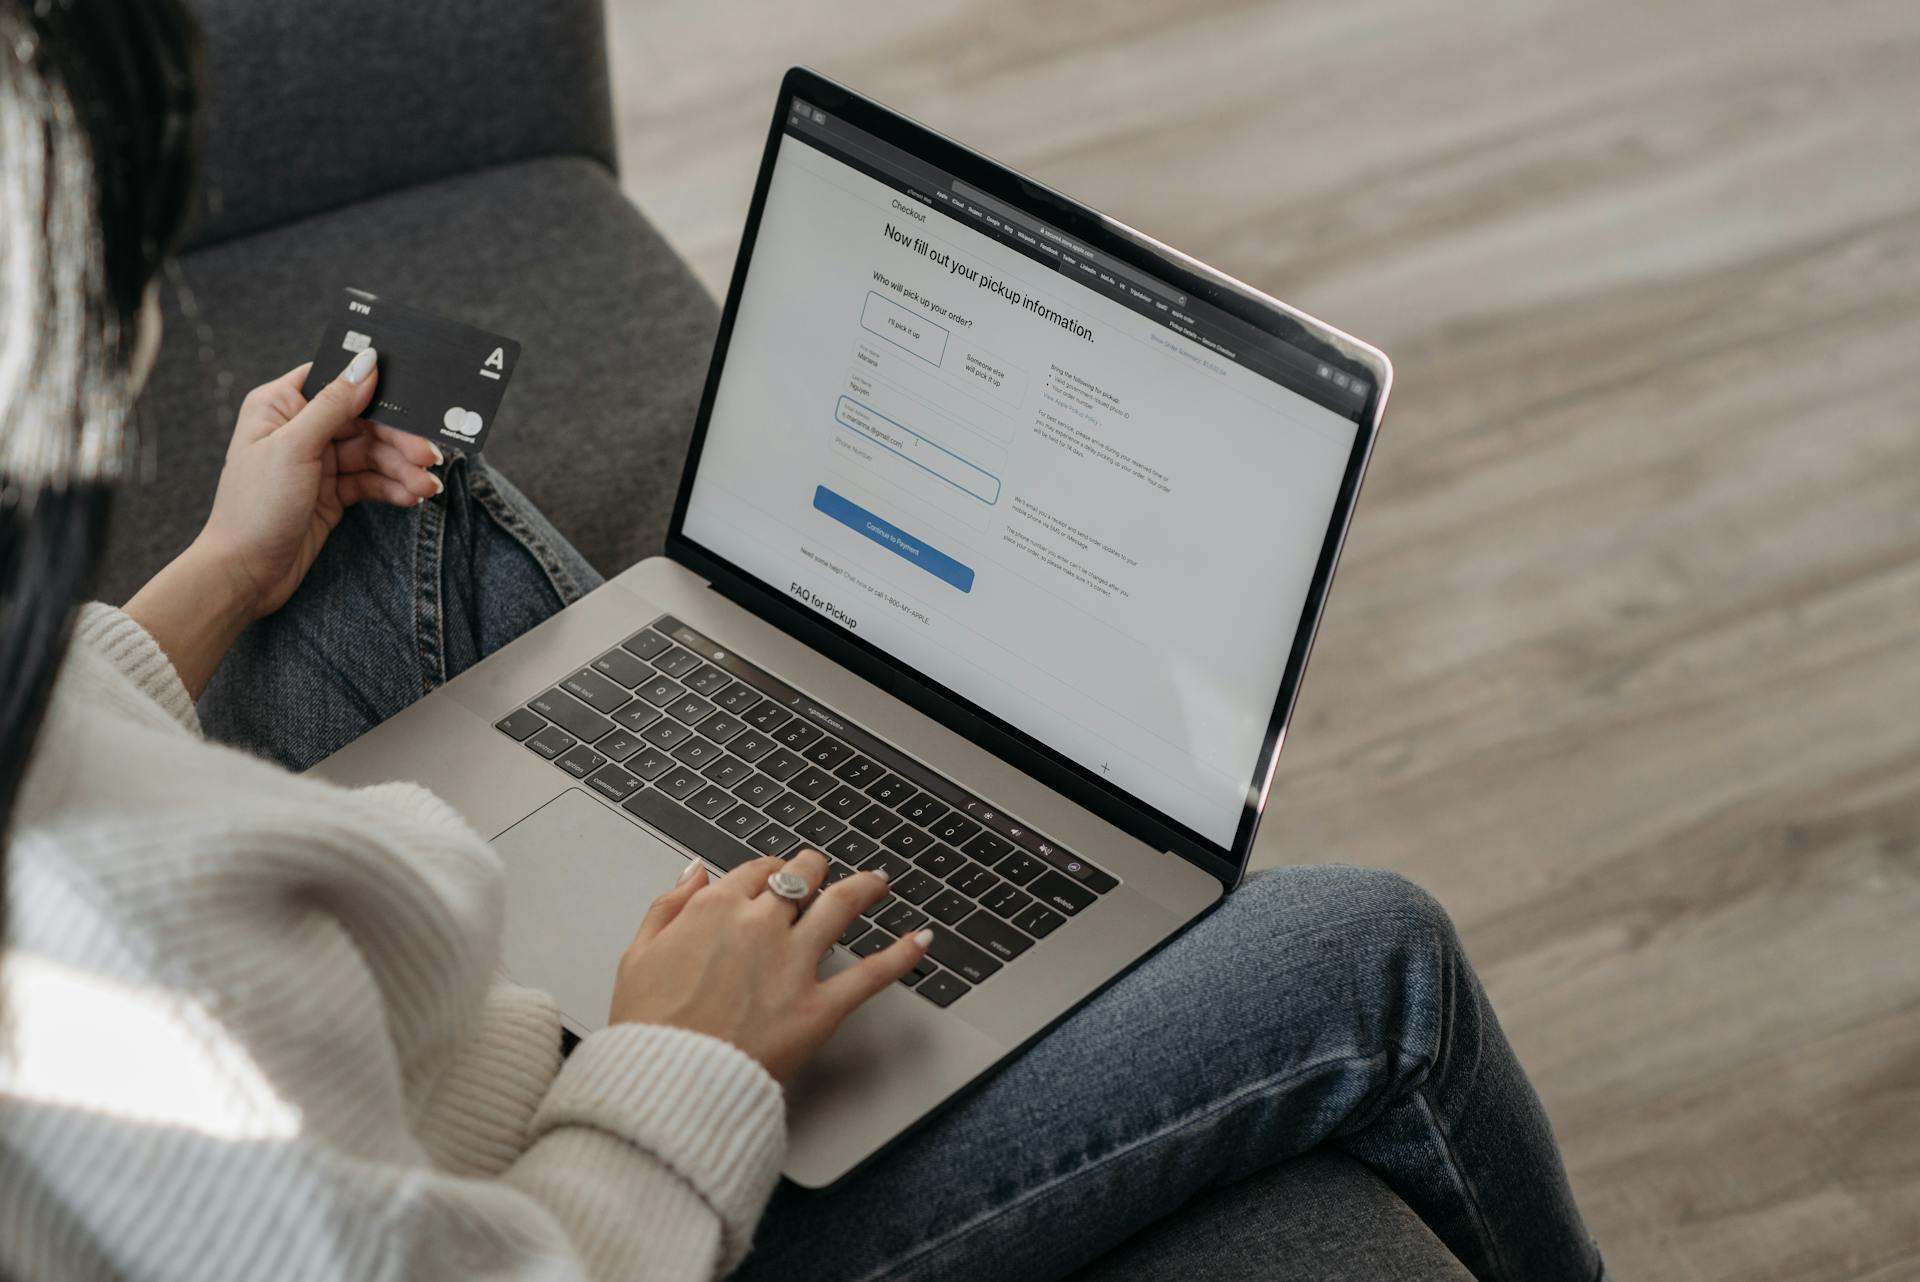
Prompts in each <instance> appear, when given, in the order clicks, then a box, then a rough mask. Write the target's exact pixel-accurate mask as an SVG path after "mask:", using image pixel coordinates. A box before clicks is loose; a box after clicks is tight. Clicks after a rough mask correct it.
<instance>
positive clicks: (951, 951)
mask: <svg viewBox="0 0 1920 1282" xmlns="http://www.w3.org/2000/svg"><path fill="white" fill-rule="evenodd" d="M927 955H928V956H929V957H932V958H933V959H934V960H935V961H937V962H939V963H940V964H941V965H942V966H945V967H946V968H947V969H948V970H950V971H953V972H954V973H955V974H957V975H959V976H960V977H961V978H963V979H967V980H970V981H971V982H973V983H976V984H977V983H980V982H981V981H982V980H984V979H988V978H990V977H991V976H992V975H993V974H994V972H995V971H997V970H999V969H1000V963H999V962H997V961H995V960H994V959H993V958H991V957H989V956H987V954H985V953H983V952H981V951H980V950H979V949H978V948H975V947H974V946H973V945H972V944H970V943H968V942H967V941H966V940H964V939H962V938H960V936H959V935H957V934H955V933H954V932H953V931H951V930H938V929H936V930H935V931H934V932H933V944H932V946H931V947H929V948H928V949H927Z"/></svg>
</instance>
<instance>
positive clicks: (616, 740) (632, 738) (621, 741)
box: [593, 730, 645, 761]
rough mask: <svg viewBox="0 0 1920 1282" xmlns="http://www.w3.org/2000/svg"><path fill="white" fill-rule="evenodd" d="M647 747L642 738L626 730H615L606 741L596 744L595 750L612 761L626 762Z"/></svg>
mask: <svg viewBox="0 0 1920 1282" xmlns="http://www.w3.org/2000/svg"><path fill="white" fill-rule="evenodd" d="M643 746H645V745H643V744H642V743H641V742H640V736H639V735H637V734H633V733H632V732H630V731H626V730H615V731H614V732H613V733H612V734H610V735H608V736H606V737H605V738H604V739H599V740H596V741H595V742H594V745H593V750H594V751H595V752H598V753H602V754H604V755H605V756H606V757H607V758H608V759H609V760H611V761H625V760H626V759H627V758H628V757H631V756H632V755H633V754H634V753H636V752H638V751H640V749H641V748H642V747H643Z"/></svg>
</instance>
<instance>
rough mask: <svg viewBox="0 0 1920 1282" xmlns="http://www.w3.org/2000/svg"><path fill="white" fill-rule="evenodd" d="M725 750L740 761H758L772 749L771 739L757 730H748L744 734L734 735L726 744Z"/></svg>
mask: <svg viewBox="0 0 1920 1282" xmlns="http://www.w3.org/2000/svg"><path fill="white" fill-rule="evenodd" d="M727 750H728V751H729V752H731V753H733V755H734V756H736V757H738V758H740V759H741V760H742V761H758V760H760V758H762V757H764V756H766V755H767V754H768V753H769V752H772V751H773V740H771V739H769V738H767V736H765V735H763V734H761V733H760V732H759V731H758V730H749V731H747V732H746V733H744V734H737V735H735V736H734V737H733V741H732V742H731V743H729V744H728V745H727Z"/></svg>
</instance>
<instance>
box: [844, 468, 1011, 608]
mask: <svg viewBox="0 0 1920 1282" xmlns="http://www.w3.org/2000/svg"><path fill="white" fill-rule="evenodd" d="M813 507H814V510H815V511H816V512H824V513H826V514H827V515H828V516H830V517H832V518H833V519H834V520H836V521H838V522H840V524H842V525H844V526H846V527H847V528H848V529H849V530H857V531H859V532H860V533H861V534H864V535H866V536H867V537H868V538H870V539H872V540H873V541H874V542H875V543H878V544H879V545H880V546H881V547H883V548H886V549H887V550H889V551H891V552H892V553H894V554H895V555H896V556H901V557H905V558H906V559H907V560H909V561H911V562H913V563H914V564H915V565H917V566H919V567H920V568H921V569H923V570H925V571H926V572H927V573H928V574H931V575H932V576H933V577H934V578H936V579H939V580H940V581H941V582H942V583H950V584H952V585H953V586H954V587H956V588H959V589H960V590H961V591H962V592H971V591H973V569H972V567H971V566H965V565H962V564H960V563H959V562H958V561H956V560H954V559H953V558H952V557H950V556H948V555H947V554H946V553H945V552H942V551H940V550H939V549H938V548H931V547H928V546H927V545H926V544H925V543H923V542H921V541H920V540H919V539H916V538H914V537H913V535H911V534H908V533H907V532H906V531H905V530H903V529H901V528H900V527H899V526H897V525H895V524H893V523H892V522H891V521H883V520H881V519H880V518H879V517H877V516H875V515H874V514H873V513H871V512H869V511H867V509H865V508H863V507H861V506H860V505H859V504H858V503H855V502H853V501H852V500H851V499H845V498H842V497H840V496H839V495H838V494H835V493H834V492H833V491H832V490H830V489H828V488H827V487H826V486H824V485H819V486H815V487H814V491H813Z"/></svg>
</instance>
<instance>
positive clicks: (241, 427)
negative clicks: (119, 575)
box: [127, 349, 445, 699]
mask: <svg viewBox="0 0 1920 1282" xmlns="http://www.w3.org/2000/svg"><path fill="white" fill-rule="evenodd" d="M375 359H376V358H375V356H374V353H373V352H372V350H371V349H369V350H367V351H364V352H361V353H360V354H359V356H358V357H356V358H355V360H354V363H353V364H351V365H349V366H348V367H347V370H346V371H345V372H344V373H342V374H341V376H340V377H339V378H336V379H334V380H333V382H331V383H329V384H327V385H326V386H325V387H324V388H322V389H321V390H320V394H319V395H318V396H316V397H314V398H313V400H312V401H310V402H309V401H308V400H307V399H306V398H305V397H304V396H302V395H301V394H300V387H301V385H302V384H303V383H304V382H305V381H306V377H307V369H308V367H307V366H305V365H302V366H301V367H300V368H299V369H296V370H293V371H291V372H290V373H288V374H286V375H285V376H283V377H281V378H277V379H275V380H274V381H273V382H271V383H268V384H266V385H265V386H264V387H256V388H255V389H254V390H253V392H252V393H251V394H250V395H248V397H247V399H246V403H245V404H243V405H242V406H241V407H240V421H239V422H238V423H236V424H235V425H234V429H233V442H232V444H230V445H229V446H228V447H227V465H226V467H225V468H223V469H222V470H221V472H220V487H219V490H218V491H217V492H216V493H215V494H214V497H213V512H212V513H211V514H210V515H209V516H208V517H207V524H206V526H205V528H204V529H202V530H201V531H200V536H199V537H198V538H196V539H195V540H194V541H193V543H192V545H191V546H190V547H188V548H187V550H186V551H184V552H182V553H181V554H180V555H179V556H177V557H175V558H174V559H173V561H172V562H171V563H170V564H169V565H168V566H167V567H166V568H165V569H163V570H161V571H160V573H158V574H156V575H154V576H153V579H152V580H151V581H150V582H148V584H147V585H146V586H145V587H144V588H141V589H140V591H139V592H137V593H135V594H134V597H133V599H132V600H131V601H129V602H127V613H128V615H130V616H132V618H133V619H134V620H135V621H137V622H138V623H139V624H140V626H142V627H143V628H145V629H146V630H147V632H148V633H149V634H151V635H152V637H153V639H154V640H155V641H156V642H157V643H159V646H160V648H161V649H162V650H164V651H165V652H166V654H167V657H168V658H169V659H171V660H172V661H173V666H174V670H175V671H176V672H178V673H179V675H180V680H181V682H182V683H183V684H184V685H185V686H186V688H187V693H188V694H189V695H191V696H192V697H193V698H196V699H197V698H199V697H200V692H201V691H203V690H205V689H206V686H207V682H208V681H210V680H212V678H213V670H214V669H215V668H217V667H219V666H220V660H221V659H222V658H224V657H225V656H226V653H227V651H228V650H229V649H231V648H232V646H233V643H234V640H235V639H236V638H237V637H238V636H239V635H240V631H241V629H243V628H245V627H246V626H247V624H249V623H251V622H253V621H254V620H255V619H258V618H260V617H261V616H262V615H266V614H271V613H273V612H274V611H275V610H278V609H279V608H280V607H281V606H283V605H285V604H286V603H287V598H288V597H290V596H292V595H293V593H294V589H295V588H298V587H299V586H300V581H301V580H302V579H304V578H306V577H307V571H308V570H310V569H312V568H313V561H314V558H315V557H317V556H319V555H320V549H321V548H322V547H323V546H325V545H326V541H327V536H328V535H329V534H332V533H333V530H334V527H335V526H337V525H339V524H340V517H341V516H342V515H343V514H344V513H345V512H346V510H347V508H349V507H351V506H352V505H353V504H355V503H360V502H366V501H372V502H376V503H390V504H392V505H393V506H395V507H413V506H414V505H416V504H418V503H419V502H420V501H421V500H422V499H426V498H431V497H432V496H433V495H435V494H438V493H440V491H441V490H442V489H444V488H445V486H443V485H442V484H441V481H440V478H439V477H437V476H435V475H433V473H431V472H429V471H427V465H428V464H431V463H438V462H441V461H442V459H441V455H440V450H439V448H438V447H437V446H435V445H434V444H433V442H431V441H428V440H425V439H423V438H421V437H418V436H411V435H408V434H407V433H405V432H396V431H394V430H393V429H391V428H387V427H378V426H376V425H374V424H372V423H369V422H367V421H366V420H365V419H363V418H361V417H360V415H361V414H362V413H364V412H365V411H366V408H367V406H368V404H370V403H371V402H372V400H373V388H374V382H375V378H376V375H375V370H374V362H375ZM356 375H357V376H358V377H356Z"/></svg>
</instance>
